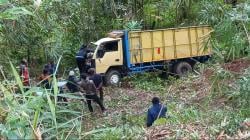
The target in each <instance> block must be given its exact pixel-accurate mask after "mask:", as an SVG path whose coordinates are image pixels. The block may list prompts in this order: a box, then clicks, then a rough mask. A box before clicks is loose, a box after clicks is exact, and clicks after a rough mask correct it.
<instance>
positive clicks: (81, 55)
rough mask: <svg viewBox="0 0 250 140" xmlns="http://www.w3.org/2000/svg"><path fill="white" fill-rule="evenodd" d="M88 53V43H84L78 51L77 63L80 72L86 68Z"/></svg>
mask: <svg viewBox="0 0 250 140" xmlns="http://www.w3.org/2000/svg"><path fill="white" fill-rule="evenodd" d="M86 55H87V45H82V46H81V47H80V50H79V51H78V52H77V53H76V63H77V66H78V68H79V72H80V74H82V73H84V70H85V59H86Z"/></svg>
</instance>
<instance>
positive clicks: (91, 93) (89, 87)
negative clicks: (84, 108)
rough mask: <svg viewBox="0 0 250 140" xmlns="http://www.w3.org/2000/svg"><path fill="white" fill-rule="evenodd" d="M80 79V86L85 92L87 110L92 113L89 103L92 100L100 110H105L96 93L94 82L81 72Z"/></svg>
mask: <svg viewBox="0 0 250 140" xmlns="http://www.w3.org/2000/svg"><path fill="white" fill-rule="evenodd" d="M81 79H82V80H81V82H80V86H81V88H82V89H84V90H85V92H86V95H85V97H86V100H87V104H88V108H89V111H90V112H91V113H93V107H92V105H91V102H92V100H93V101H94V102H96V103H97V104H98V105H99V106H100V107H101V110H102V112H105V110H106V109H105V107H104V106H103V104H102V102H101V101H100V99H99V97H98V96H97V94H96V87H95V84H94V82H93V81H92V80H89V78H88V77H87V75H86V74H82V75H81Z"/></svg>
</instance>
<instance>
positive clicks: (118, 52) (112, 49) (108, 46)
mask: <svg viewBox="0 0 250 140" xmlns="http://www.w3.org/2000/svg"><path fill="white" fill-rule="evenodd" d="M95 63H96V72H97V73H106V72H107V70H108V69H109V68H110V67H111V66H121V65H122V64H123V57H122V43H121V40H115V41H110V42H104V43H101V44H100V46H99V48H98V50H97V53H96V60H95Z"/></svg>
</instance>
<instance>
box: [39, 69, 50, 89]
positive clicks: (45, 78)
mask: <svg viewBox="0 0 250 140" xmlns="http://www.w3.org/2000/svg"><path fill="white" fill-rule="evenodd" d="M39 80H40V81H41V85H42V87H44V88H46V89H50V88H51V86H50V74H49V71H48V69H44V70H43V73H42V75H41V76H40V77H39Z"/></svg>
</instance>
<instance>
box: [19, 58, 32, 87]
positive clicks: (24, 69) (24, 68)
mask: <svg viewBox="0 0 250 140" xmlns="http://www.w3.org/2000/svg"><path fill="white" fill-rule="evenodd" d="M19 75H20V76H21V78H22V82H23V85H24V86H29V85H30V82H29V70H28V63H27V60H26V59H22V60H21V64H20V72H19Z"/></svg>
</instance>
